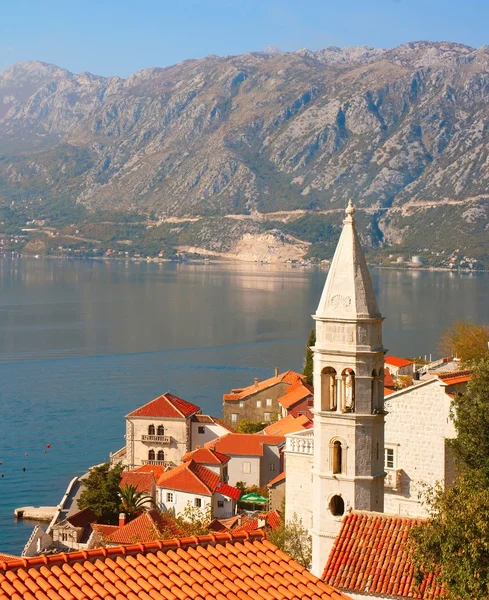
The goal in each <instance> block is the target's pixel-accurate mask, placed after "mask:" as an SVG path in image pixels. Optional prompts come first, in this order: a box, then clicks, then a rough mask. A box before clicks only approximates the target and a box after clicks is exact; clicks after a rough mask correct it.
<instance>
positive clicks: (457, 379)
mask: <svg viewBox="0 0 489 600" xmlns="http://www.w3.org/2000/svg"><path fill="white" fill-rule="evenodd" d="M471 376H472V372H471V371H452V372H451V373H440V374H439V375H437V377H438V379H440V380H441V382H442V383H445V384H446V385H456V384H457V383H467V382H468V381H469V380H470V378H471Z"/></svg>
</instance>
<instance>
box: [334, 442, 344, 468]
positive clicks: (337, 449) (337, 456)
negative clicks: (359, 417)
mask: <svg viewBox="0 0 489 600" xmlns="http://www.w3.org/2000/svg"><path fill="white" fill-rule="evenodd" d="M341 455H342V448H341V442H340V441H338V440H336V442H334V444H333V474H337V473H341V471H342V468H343V465H342V461H341V458H342V456H341Z"/></svg>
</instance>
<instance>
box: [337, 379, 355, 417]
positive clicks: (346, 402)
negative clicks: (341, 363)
mask: <svg viewBox="0 0 489 600" xmlns="http://www.w3.org/2000/svg"><path fill="white" fill-rule="evenodd" d="M340 403H341V412H355V371H354V370H353V369H350V368H347V369H344V370H343V371H342V373H341V380H340Z"/></svg>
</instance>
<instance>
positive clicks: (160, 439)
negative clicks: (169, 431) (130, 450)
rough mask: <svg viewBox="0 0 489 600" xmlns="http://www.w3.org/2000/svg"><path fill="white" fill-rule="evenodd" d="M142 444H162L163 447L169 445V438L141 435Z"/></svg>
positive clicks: (165, 436) (167, 436)
mask: <svg viewBox="0 0 489 600" xmlns="http://www.w3.org/2000/svg"><path fill="white" fill-rule="evenodd" d="M141 441H142V442H157V443H158V444H163V446H170V445H171V436H169V435H142V436H141Z"/></svg>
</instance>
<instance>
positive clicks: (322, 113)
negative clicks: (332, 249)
mask: <svg viewBox="0 0 489 600" xmlns="http://www.w3.org/2000/svg"><path fill="white" fill-rule="evenodd" d="M488 99H489V48H488V47H485V46H484V47H481V48H479V49H474V48H470V47H468V46H464V45H460V44H455V43H449V42H442V43H432V42H415V43H410V44H405V45H402V46H399V47H398V48H395V49H375V48H369V47H350V48H344V49H339V48H326V49H324V50H320V51H317V52H311V51H309V50H305V49H304V50H299V51H297V52H295V53H281V52H277V51H276V49H272V50H270V51H265V52H262V53H249V54H244V55H241V56H234V57H223V58H221V57H217V56H209V57H206V58H203V59H200V60H187V61H184V62H182V63H180V64H177V65H175V66H172V67H168V68H165V69H160V68H152V69H146V70H143V71H140V72H138V73H135V74H134V75H132V76H130V77H128V78H127V79H120V78H118V77H109V78H104V77H99V76H96V75H91V74H89V73H82V74H79V75H74V74H72V73H70V72H68V71H66V70H64V69H61V68H59V67H57V66H54V65H47V64H44V63H41V62H37V61H33V62H27V63H19V64H16V65H13V66H12V67H10V68H9V69H7V70H6V71H4V72H3V73H1V74H0V205H2V204H3V205H8V206H12V202H14V203H15V204H14V206H15V205H18V204H19V203H20V204H27V205H29V204H32V203H35V202H37V201H38V199H39V198H41V199H49V201H51V202H55V203H58V204H59V203H62V204H63V203H64V204H66V206H73V205H74V204H75V203H77V204H81V205H83V206H85V207H87V208H88V209H91V210H92V209H94V210H117V211H137V212H140V213H141V214H144V215H149V214H152V215H153V217H157V218H165V217H167V218H168V217H189V216H190V217H195V216H203V217H206V218H210V217H214V218H216V217H223V216H226V215H227V216H229V215H250V214H251V215H256V214H257V213H260V214H261V215H265V216H263V217H261V219H260V220H259V223H260V225H259V227H260V228H261V231H264V229H263V227H264V225H263V223H264V222H266V221H267V220H268V221H273V223H272V225H273V227H274V228H276V224H277V219H279V220H280V219H281V220H284V219H285V220H288V221H290V220H291V218H292V217H291V215H282V216H277V215H270V213H276V212H277V211H289V212H290V211H295V210H297V209H303V210H306V211H313V213H314V214H316V213H318V212H319V213H320V214H321V215H322V216H321V218H322V219H323V220H324V223H328V222H331V223H333V222H338V212H337V211H338V210H339V209H342V208H343V207H344V206H345V204H346V202H347V201H348V199H349V198H352V199H353V200H354V201H355V203H356V205H357V207H358V208H359V209H360V211H359V215H360V218H362V219H364V220H365V225H368V227H367V229H366V231H368V239H367V238H366V239H365V241H366V242H368V243H370V244H371V245H372V246H386V245H387V246H391V245H392V246H394V247H399V248H401V249H403V248H405V249H407V250H409V251H411V250H412V251H415V250H417V249H424V248H426V249H430V250H437V251H441V250H445V251H447V252H448V251H451V250H454V249H461V251H462V252H466V253H468V254H470V255H471V256H475V257H476V258H480V259H481V260H483V261H484V260H485V258H484V257H486V258H487V256H488V255H489V242H488V238H489V225H488V223H489V221H488V212H489V191H488V190H487V188H488V181H489V169H488V165H489V145H488V141H489V105H488ZM362 209H364V210H362ZM323 211H333V212H331V213H329V212H326V213H324V214H323ZM299 214H300V213H299ZM267 215H268V216H267ZM297 216H298V215H297V214H295V215H293V218H295V217H297ZM247 221H248V220H246V219H241V220H239V219H237V220H235V223H238V225H236V231H235V234H233V235H234V237H235V238H236V239H237V238H239V237H240V236H241V235H242V234H243V232H244V231H245V230H246V231H248V230H247V229H246V227H248V229H249V228H250V227H251V229H253V227H255V226H256V227H258V225H256V223H255V221H254V220H253V219H251V220H250V223H251V222H253V223H255V225H253V226H252V225H250V223H248V224H247V225H244V223H245V222H247ZM243 228H244V229H243ZM265 229H266V227H265ZM289 230H290V231H289V232H290V233H293V234H294V231H293V229H290V227H289ZM295 236H296V237H301V235H300V234H299V233H297V232H295ZM302 239H304V240H305V241H306V242H311V241H312V242H314V241H315V240H311V239H307V234H306V235H305V237H304V236H302Z"/></svg>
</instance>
